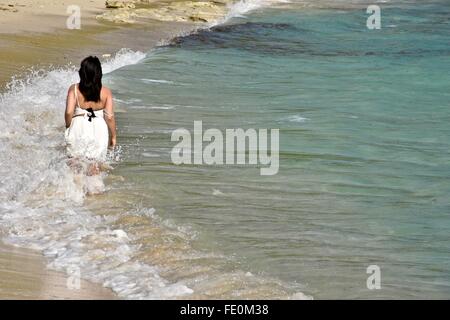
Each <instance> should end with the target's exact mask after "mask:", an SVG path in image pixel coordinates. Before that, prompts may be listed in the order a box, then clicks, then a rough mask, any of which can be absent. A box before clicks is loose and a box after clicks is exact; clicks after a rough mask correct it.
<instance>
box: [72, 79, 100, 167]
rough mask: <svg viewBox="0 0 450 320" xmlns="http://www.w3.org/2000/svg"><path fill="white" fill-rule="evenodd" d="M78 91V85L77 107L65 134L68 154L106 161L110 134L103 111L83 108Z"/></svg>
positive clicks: (76, 94) (76, 88)
mask: <svg viewBox="0 0 450 320" xmlns="http://www.w3.org/2000/svg"><path fill="white" fill-rule="evenodd" d="M77 91H78V85H75V99H76V103H77V105H76V107H75V112H74V115H73V118H72V122H71V124H70V127H69V128H67V129H66V132H65V139H66V144H67V153H68V155H69V157H75V158H84V159H88V160H94V161H105V160H106V154H107V151H108V142H109V134H108V126H107V125H106V121H105V119H104V118H103V110H95V111H92V109H90V108H89V109H83V108H81V107H80V103H79V102H78V93H77ZM91 111H92V112H91Z"/></svg>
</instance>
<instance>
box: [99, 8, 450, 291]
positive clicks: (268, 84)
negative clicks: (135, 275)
mask: <svg viewBox="0 0 450 320" xmlns="http://www.w3.org/2000/svg"><path fill="white" fill-rule="evenodd" d="M381 6H382V29H381V30H368V29H367V28H366V19H367V17H368V14H366V13H365V7H344V6H342V8H341V7H339V5H337V4H336V5H335V7H334V8H329V7H326V6H324V7H320V5H318V6H317V7H315V8H304V7H303V6H296V5H295V4H285V5H280V6H277V7H272V8H265V9H262V10H256V11H254V12H252V13H251V14H249V15H247V16H246V17H242V18H235V19H233V20H231V21H229V22H228V23H227V24H225V25H223V26H217V27H214V28H213V29H212V30H209V31H200V32H199V33H197V34H194V35H191V36H187V37H183V38H177V39H175V40H174V41H173V42H172V44H170V45H168V46H165V47H162V48H159V49H157V50H155V51H152V52H150V53H149V54H148V56H147V58H145V59H144V60H143V61H142V62H140V63H139V64H137V65H133V66H129V67H125V68H123V69H120V70H118V71H116V72H114V73H112V74H110V75H109V76H108V77H107V82H108V83H109V85H110V86H111V87H112V89H113V90H114V91H115V92H116V97H117V98H118V111H126V113H118V116H117V120H118V123H119V140H120V144H121V145H122V147H123V159H122V162H120V163H119V164H118V166H117V167H116V169H115V172H114V174H116V175H121V176H123V177H125V181H126V183H125V184H123V183H122V182H121V183H113V185H112V189H113V190H114V192H117V193H122V192H124V193H126V194H128V196H130V197H135V198H136V199H140V200H139V201H141V204H142V206H143V207H146V206H151V207H154V208H155V209H156V211H157V213H158V214H159V216H160V217H162V218H163V219H169V220H170V221H174V223H176V224H177V225H180V226H185V227H188V228H189V230H191V231H195V234H196V237H195V239H193V240H192V241H191V242H190V243H191V244H190V245H191V246H192V247H194V248H196V249H197V250H206V251H208V252H220V253H222V254H224V255H225V256H228V257H232V261H233V265H238V266H239V268H240V269H242V270H246V271H250V272H252V273H253V274H258V275H261V276H263V277H270V278H275V279H279V280H280V281H282V282H283V283H284V284H285V285H287V286H288V287H289V286H292V288H294V289H295V290H298V291H302V292H304V293H305V294H308V295H312V296H314V298H448V297H449V294H450V273H449V268H450V258H449V244H450V242H449V240H450V239H449V237H450V236H449V234H450V220H449V213H450V201H449V194H450V180H449V179H450V152H449V150H450V140H449V137H450V129H449V128H450V127H449V120H450V112H449V101H450V93H449V92H450V90H449V84H450V24H449V22H450V20H449V16H450V7H449V5H448V2H447V1H427V2H426V4H424V3H419V2H411V3H408V2H402V3H400V4H396V3H395V2H394V3H392V2H391V3H386V4H381ZM194 120H202V121H203V126H204V128H205V129H207V128H219V129H222V130H224V129H225V128H244V129H247V128H269V129H270V128H279V129H280V170H279V173H278V174H277V175H275V176H260V175H259V170H258V169H257V168H256V167H255V166H206V165H191V166H188V165H184V166H175V165H173V164H172V163H171V161H170V156H169V153H170V151H171V149H172V147H173V146H174V145H175V143H174V142H171V141H170V134H171V132H172V130H174V129H176V128H181V127H184V128H187V129H189V130H193V122H194ZM168 250H171V249H170V248H169V249H168ZM372 264H375V265H378V266H379V267H380V268H381V275H382V289H381V290H368V289H367V287H366V279H367V277H368V274H366V268H367V267H368V266H369V265H372Z"/></svg>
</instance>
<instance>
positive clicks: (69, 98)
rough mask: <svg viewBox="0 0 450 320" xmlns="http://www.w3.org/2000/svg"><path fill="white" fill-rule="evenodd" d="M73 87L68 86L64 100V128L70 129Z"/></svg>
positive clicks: (73, 109)
mask: <svg viewBox="0 0 450 320" xmlns="http://www.w3.org/2000/svg"><path fill="white" fill-rule="evenodd" d="M73 88H74V86H70V88H69V91H68V92H67V98H66V112H65V113H64V118H65V120H66V128H69V127H70V124H71V123H72V117H73V113H74V112H75V104H76V102H75V92H74V91H73Z"/></svg>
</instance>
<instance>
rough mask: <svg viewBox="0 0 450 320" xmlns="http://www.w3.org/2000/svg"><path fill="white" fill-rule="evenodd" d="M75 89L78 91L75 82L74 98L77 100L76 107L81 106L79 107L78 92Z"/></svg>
mask: <svg viewBox="0 0 450 320" xmlns="http://www.w3.org/2000/svg"><path fill="white" fill-rule="evenodd" d="M77 91H78V84H77V83H76V84H75V99H76V101H77V107H78V108H81V107H80V102H78V93H77Z"/></svg>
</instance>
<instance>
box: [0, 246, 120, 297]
mask: <svg viewBox="0 0 450 320" xmlns="http://www.w3.org/2000/svg"><path fill="white" fill-rule="evenodd" d="M79 284H80V286H79V288H78V283H77V280H76V279H75V278H70V277H69V276H68V275H67V274H65V273H63V272H56V271H52V270H49V269H47V268H46V260H45V258H44V257H43V256H42V255H41V254H40V253H39V252H37V251H33V250H28V249H23V248H17V247H13V246H8V245H5V244H3V243H0V299H27V300H39V299H77V300H78V299H102V300H105V299H108V300H110V299H117V296H116V295H115V294H114V293H113V292H112V291H111V290H109V289H107V288H103V287H102V286H100V285H98V284H93V283H90V282H88V281H84V280H81V281H80V282H79Z"/></svg>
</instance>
